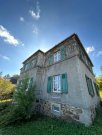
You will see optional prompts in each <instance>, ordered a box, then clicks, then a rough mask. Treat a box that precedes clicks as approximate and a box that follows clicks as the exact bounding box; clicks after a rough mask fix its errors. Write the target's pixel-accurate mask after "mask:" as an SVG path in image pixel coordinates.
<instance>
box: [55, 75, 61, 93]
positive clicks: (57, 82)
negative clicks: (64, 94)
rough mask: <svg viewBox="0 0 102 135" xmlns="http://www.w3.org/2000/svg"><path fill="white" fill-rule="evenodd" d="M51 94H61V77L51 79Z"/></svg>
mask: <svg viewBox="0 0 102 135" xmlns="http://www.w3.org/2000/svg"><path fill="white" fill-rule="evenodd" d="M53 92H61V75H56V76H54V77H53Z"/></svg>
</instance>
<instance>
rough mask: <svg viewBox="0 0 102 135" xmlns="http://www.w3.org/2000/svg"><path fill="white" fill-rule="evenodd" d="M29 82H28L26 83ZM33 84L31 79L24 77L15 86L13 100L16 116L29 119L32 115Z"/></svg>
mask: <svg viewBox="0 0 102 135" xmlns="http://www.w3.org/2000/svg"><path fill="white" fill-rule="evenodd" d="M28 82H29V83H28ZM34 90H35V86H34V85H33V80H32V79H30V80H29V79H28V78H25V79H24V80H22V82H21V83H20V84H19V85H18V86H17V90H16V91H15V93H14V98H13V100H14V102H15V103H16V106H15V114H16V115H17V116H16V118H17V117H18V118H20V119H23V120H24V119H29V118H31V116H32V107H33V102H34V99H35V95H34Z"/></svg>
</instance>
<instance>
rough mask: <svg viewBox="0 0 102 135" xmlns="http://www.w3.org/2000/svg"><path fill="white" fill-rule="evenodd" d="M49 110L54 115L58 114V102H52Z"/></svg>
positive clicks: (59, 107) (59, 108)
mask: <svg viewBox="0 0 102 135" xmlns="http://www.w3.org/2000/svg"><path fill="white" fill-rule="evenodd" d="M51 111H52V113H54V114H56V115H58V114H60V111H61V105H60V104H57V103H52V106H51Z"/></svg>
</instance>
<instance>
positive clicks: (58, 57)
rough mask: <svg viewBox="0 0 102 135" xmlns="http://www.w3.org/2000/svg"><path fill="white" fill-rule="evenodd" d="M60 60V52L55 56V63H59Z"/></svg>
mask: <svg viewBox="0 0 102 135" xmlns="http://www.w3.org/2000/svg"><path fill="white" fill-rule="evenodd" d="M60 60H61V54H60V51H58V52H56V53H55V54H54V62H57V61H60Z"/></svg>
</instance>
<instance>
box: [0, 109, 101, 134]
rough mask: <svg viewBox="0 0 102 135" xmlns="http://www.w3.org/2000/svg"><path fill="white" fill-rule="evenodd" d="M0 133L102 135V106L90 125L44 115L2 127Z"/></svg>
mask: <svg viewBox="0 0 102 135" xmlns="http://www.w3.org/2000/svg"><path fill="white" fill-rule="evenodd" d="M0 135H102V107H101V108H100V110H99V111H98V113H97V116H96V119H95V121H94V122H93V125H91V126H90V127H85V126H84V125H82V124H77V123H68V122H64V121H61V120H56V119H51V118H45V117H44V118H38V119H37V120H35V121H30V122H26V123H20V124H18V125H13V126H8V127H5V128H1V129H0Z"/></svg>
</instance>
